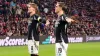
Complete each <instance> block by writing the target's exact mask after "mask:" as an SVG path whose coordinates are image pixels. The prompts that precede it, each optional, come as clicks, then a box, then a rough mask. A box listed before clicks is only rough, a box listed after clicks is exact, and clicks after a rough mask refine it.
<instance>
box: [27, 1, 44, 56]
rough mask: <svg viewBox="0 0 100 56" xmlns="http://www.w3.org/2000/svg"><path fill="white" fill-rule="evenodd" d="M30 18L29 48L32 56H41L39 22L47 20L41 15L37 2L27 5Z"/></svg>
mask: <svg viewBox="0 0 100 56" xmlns="http://www.w3.org/2000/svg"><path fill="white" fill-rule="evenodd" d="M27 7H28V13H29V15H30V18H29V19H28V50H29V53H30V56H39V55H38V52H39V32H38V26H39V23H45V20H44V19H42V18H41V17H40V16H39V10H38V6H37V5H36V4H35V3H29V4H28V5H27Z"/></svg>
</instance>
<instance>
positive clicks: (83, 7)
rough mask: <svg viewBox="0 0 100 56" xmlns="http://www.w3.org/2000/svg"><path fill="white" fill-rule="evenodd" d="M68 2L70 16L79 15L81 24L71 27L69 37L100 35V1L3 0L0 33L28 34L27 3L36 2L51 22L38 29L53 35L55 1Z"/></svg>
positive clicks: (44, 33) (11, 34)
mask: <svg viewBox="0 0 100 56" xmlns="http://www.w3.org/2000/svg"><path fill="white" fill-rule="evenodd" d="M57 1H63V2H65V3H66V4H67V7H68V12H67V13H68V15H71V16H77V17H78V18H77V19H78V20H79V23H74V24H70V25H69V26H68V36H74V35H77V36H79V35H100V0H0V36H27V33H28V29H27V28H28V23H27V20H28V17H29V15H28V13H27V4H28V3H29V2H34V3H36V4H37V5H38V6H39V11H40V15H41V17H42V18H45V19H48V20H49V21H50V25H48V26H46V27H44V26H43V25H41V27H40V28H39V32H40V35H52V36H54V29H55V28H54V22H55V20H56V18H57V15H56V14H55V13H54V7H55V3H56V2H57Z"/></svg>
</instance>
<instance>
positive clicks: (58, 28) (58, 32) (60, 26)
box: [55, 2, 74, 56]
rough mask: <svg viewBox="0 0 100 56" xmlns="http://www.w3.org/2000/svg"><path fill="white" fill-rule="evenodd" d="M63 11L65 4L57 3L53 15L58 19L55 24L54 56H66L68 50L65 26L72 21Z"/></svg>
mask: <svg viewBox="0 0 100 56" xmlns="http://www.w3.org/2000/svg"><path fill="white" fill-rule="evenodd" d="M65 10H66V5H65V3H64V2H57V4H56V5H55V13H57V15H58V18H57V20H56V22H55V36H56V48H55V49H56V50H55V52H56V56H66V52H67V49H68V36H67V26H68V23H71V22H74V20H73V19H71V18H69V17H67V16H66V14H65Z"/></svg>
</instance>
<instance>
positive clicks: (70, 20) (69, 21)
mask: <svg viewBox="0 0 100 56" xmlns="http://www.w3.org/2000/svg"><path fill="white" fill-rule="evenodd" d="M66 21H67V22H68V23H77V22H79V21H78V20H77V19H76V17H75V16H71V17H66Z"/></svg>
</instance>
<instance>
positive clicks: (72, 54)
mask: <svg viewBox="0 0 100 56" xmlns="http://www.w3.org/2000/svg"><path fill="white" fill-rule="evenodd" d="M0 56H29V54H28V51H27V46H13V47H0ZM39 56H55V46H54V45H40V51H39ZM68 56H100V42H91V43H74V44H69V48H68Z"/></svg>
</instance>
